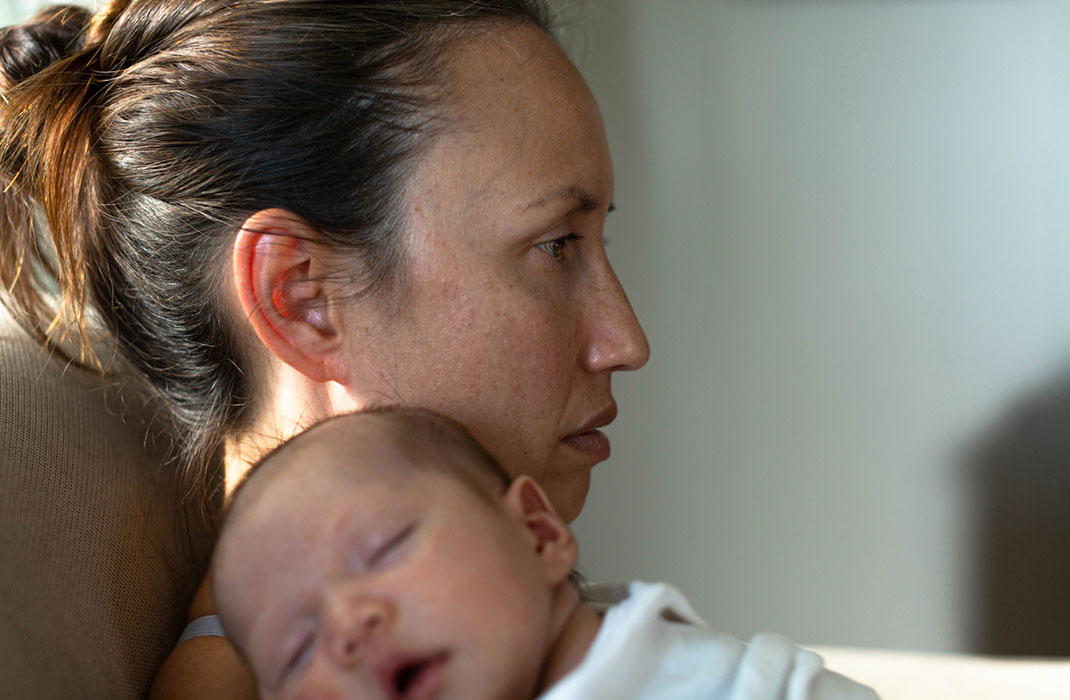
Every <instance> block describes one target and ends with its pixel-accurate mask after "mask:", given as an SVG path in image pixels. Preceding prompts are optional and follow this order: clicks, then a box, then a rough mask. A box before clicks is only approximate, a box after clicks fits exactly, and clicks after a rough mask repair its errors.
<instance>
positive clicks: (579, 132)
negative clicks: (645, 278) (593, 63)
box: [427, 27, 612, 213]
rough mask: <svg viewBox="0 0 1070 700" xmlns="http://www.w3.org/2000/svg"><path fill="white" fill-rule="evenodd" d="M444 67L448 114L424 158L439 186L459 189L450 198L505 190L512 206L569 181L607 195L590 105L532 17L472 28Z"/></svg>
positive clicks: (602, 143)
mask: <svg viewBox="0 0 1070 700" xmlns="http://www.w3.org/2000/svg"><path fill="white" fill-rule="evenodd" d="M451 67H452V73H453V78H452V84H453V88H454V89H453V91H452V95H453V96H452V97H451V99H450V100H449V104H448V105H447V107H446V109H447V114H448V119H449V122H448V125H447V127H446V128H445V129H444V131H443V133H442V134H441V135H440V137H439V138H438V139H437V140H436V143H435V145H434V146H433V147H432V149H431V151H430V152H429V154H428V163H427V165H428V169H429V170H430V171H434V174H433V175H432V174H431V173H428V174H429V175H430V176H431V179H433V181H434V182H435V183H437V187H438V188H440V189H441V188H444V187H445V188H449V187H450V186H451V185H452V186H453V187H455V188H457V189H458V191H457V192H454V193H453V197H452V199H453V201H455V202H458V201H459V202H461V203H463V204H464V205H467V206H472V205H474V204H478V203H479V202H482V201H485V200H494V201H495V202H500V200H502V199H503V198H504V199H506V200H507V203H508V204H509V205H511V206H513V207H516V208H518V209H520V208H523V207H526V206H527V205H528V204H529V203H530V201H531V200H532V199H533V198H537V197H540V196H544V195H549V194H551V193H553V192H555V191H558V190H561V189H562V188H566V187H570V186H575V187H580V188H582V189H584V190H593V191H595V194H597V195H598V196H600V197H601V196H608V193H607V192H606V190H611V188H612V168H611V164H610V162H609V155H608V146H607V144H606V138H605V130H604V127H603V125H602V118H601V114H600V113H599V111H598V105H597V103H596V102H595V100H594V97H593V96H592V95H591V92H590V90H589V89H588V88H587V85H586V83H585V82H584V80H583V77H582V76H581V75H580V74H579V72H578V71H577V70H576V68H575V67H574V66H573V65H572V63H571V62H570V61H569V59H568V57H567V56H565V54H564V53H563V52H562V51H561V50H560V48H558V46H557V45H556V44H555V43H554V42H553V40H552V39H550V37H548V36H547V35H546V34H545V33H543V32H542V31H541V30H538V29H536V28H532V27H515V28H512V29H510V30H507V31H505V32H497V33H487V34H481V35H478V36H477V37H476V38H474V39H472V40H470V41H469V42H467V43H465V44H463V45H461V46H459V47H458V48H457V49H456V51H455V54H454V56H453V57H452V58H451ZM462 174H463V177H458V175H462ZM518 213H519V212H518Z"/></svg>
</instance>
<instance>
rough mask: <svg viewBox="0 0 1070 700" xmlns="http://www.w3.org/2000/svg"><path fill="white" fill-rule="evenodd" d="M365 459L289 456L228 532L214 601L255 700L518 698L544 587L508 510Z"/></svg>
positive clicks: (525, 684) (545, 629) (538, 659)
mask: <svg viewBox="0 0 1070 700" xmlns="http://www.w3.org/2000/svg"><path fill="white" fill-rule="evenodd" d="M369 449H372V448H368V447H367V446H364V447H362V448H361V450H362V454H361V455H360V456H361V457H362V459H361V463H365V464H368V463H370V464H375V465H376V466H374V467H373V466H369V467H362V468H360V469H356V468H353V467H351V466H348V465H347V466H332V465H331V462H332V461H333V462H335V463H337V464H344V461H350V462H351V461H352V460H353V457H354V453H353V449H352V446H351V445H349V446H347V445H345V444H336V443H333V442H332V441H325V442H320V443H317V444H316V445H314V446H313V447H305V448H303V452H302V454H301V457H300V459H301V460H302V461H303V462H304V463H305V464H310V465H311V464H315V465H316V468H313V469H302V468H301V467H302V465H301V464H296V465H294V467H293V468H288V469H285V470H284V471H282V472H281V473H279V474H277V475H274V476H273V477H271V479H270V480H269V481H268V482H267V483H266V484H265V486H264V488H263V489H262V491H261V493H259V494H257V495H256V496H255V497H254V499H253V500H252V501H251V502H250V503H248V507H247V508H245V509H244V510H243V511H242V514H241V517H240V518H239V519H238V520H237V521H236V522H235V523H233V525H232V526H231V528H232V529H231V530H230V532H229V534H228V536H227V542H226V546H225V549H224V552H223V556H222V557H221V559H220V560H219V562H218V569H217V572H216V573H217V577H216V590H215V595H216V600H217V602H218V603H219V606H220V609H222V610H225V611H226V614H225V616H224V617H225V620H226V622H227V625H228V629H227V631H228V633H229V634H230V635H231V636H232V637H234V638H235V640H236V641H237V642H238V644H239V645H240V646H241V647H242V648H243V649H244V650H245V652H246V655H247V657H248V659H249V661H250V663H251V665H252V668H253V671H254V672H255V674H256V676H257V679H258V681H259V684H260V691H261V693H262V695H263V697H265V698H360V699H361V700H373V699H380V698H382V699H386V700H428V699H430V698H438V699H441V700H446V699H448V698H461V699H464V700H475V699H476V698H488V699H489V698H494V699H502V700H505V699H520V698H525V699H526V698H530V697H531V696H532V695H533V693H534V690H535V688H536V684H537V681H538V675H539V672H540V669H541V666H542V664H543V661H544V657H545V656H546V655H547V653H548V650H549V648H550V646H551V644H552V639H551V638H550V637H552V633H551V631H550V629H549V628H550V618H551V610H550V607H551V605H550V603H551V590H550V585H549V584H548V582H547V578H548V574H547V572H546V571H545V568H544V566H543V565H542V564H541V562H540V558H539V556H538V555H537V554H536V546H537V545H536V538H535V537H534V536H532V533H531V532H530V530H529V529H528V528H527V527H525V525H524V523H523V515H522V514H520V513H515V512H514V509H512V508H511V507H509V506H508V505H506V504H505V501H504V500H503V501H502V504H501V505H499V504H498V503H496V502H493V501H492V500H489V499H488V498H483V497H481V496H480V495H478V494H476V493H475V492H474V491H473V490H472V488H471V487H469V486H467V485H465V484H464V483H463V482H461V481H459V480H458V479H456V478H453V477H451V476H449V475H446V474H441V473H437V472H434V471H429V470H427V469H421V468H418V467H412V466H409V465H406V464H403V463H400V464H399V463H397V462H398V461H399V460H403V459H404V457H402V456H400V455H396V454H395V455H390V454H389V452H390V448H384V447H382V446H381V445H380V446H379V447H378V448H375V449H379V450H380V451H382V452H383V454H379V455H368V454H367V452H368V450H369ZM373 451H374V450H373ZM395 452H396V450H395ZM369 457H370V458H369Z"/></svg>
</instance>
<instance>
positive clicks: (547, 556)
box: [503, 476, 579, 584]
mask: <svg viewBox="0 0 1070 700" xmlns="http://www.w3.org/2000/svg"><path fill="white" fill-rule="evenodd" d="M503 500H504V502H505V507H506V509H507V510H508V511H509V513H510V514H512V515H513V517H515V518H517V519H519V521H520V522H521V523H522V524H523V526H524V527H525V528H526V529H527V531H528V534H529V535H530V536H531V541H532V545H533V547H534V550H535V555H536V556H537V557H538V558H539V561H540V562H541V563H542V566H543V571H544V572H545V574H546V577H547V580H548V581H549V582H550V583H551V584H557V583H561V582H563V581H565V580H567V579H568V576H569V574H570V573H572V567H574V566H575V565H576V559H577V558H578V557H579V546H578V545H577V544H576V539H575V538H574V537H573V536H572V532H571V531H570V530H569V529H568V525H567V524H565V521H564V519H562V518H561V516H560V515H558V514H557V511H555V510H554V507H553V506H552V505H550V499H549V498H547V497H546V494H545V493H544V492H543V490H542V488H541V487H540V486H539V485H538V483H536V482H535V480H534V479H532V478H531V477H530V476H518V477H516V478H515V479H513V481H512V483H511V484H509V488H508V489H506V491H505V495H504V496H503Z"/></svg>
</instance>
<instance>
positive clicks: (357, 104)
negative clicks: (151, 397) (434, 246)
mask: <svg viewBox="0 0 1070 700" xmlns="http://www.w3.org/2000/svg"><path fill="white" fill-rule="evenodd" d="M503 21H504V22H516V23H527V24H532V25H535V26H538V27H540V28H542V29H544V30H546V31H549V27H548V21H549V20H548V17H547V11H546V9H545V7H544V5H543V3H542V1H541V0H405V1H404V2H401V1H399V0H380V1H378V2H361V1H358V0H111V2H109V3H108V4H107V5H106V6H105V7H104V8H103V9H102V10H101V11H100V12H99V13H98V14H96V15H90V14H89V13H88V12H86V11H85V10H83V9H80V8H76V7H72V6H66V7H53V8H49V9H47V10H44V11H42V12H41V13H39V14H38V15H37V16H36V17H35V18H34V19H33V20H31V21H30V22H29V23H28V24H26V25H24V26H22V27H12V28H8V29H6V30H4V33H3V35H2V36H0V73H2V77H0V88H2V93H0V97H2V98H3V103H2V104H0V171H2V172H3V173H4V177H3V178H2V181H0V188H3V190H4V194H3V196H2V197H0V207H2V212H0V227H2V228H0V281H2V282H3V285H4V289H5V290H7V294H6V296H5V297H4V303H5V305H7V306H8V307H9V308H10V309H11V310H12V312H13V313H14V314H15V315H16V317H18V318H19V319H20V320H21V321H22V322H23V323H24V325H26V326H27V327H28V328H30V329H31V330H32V331H33V332H34V333H35V334H36V335H37V336H38V337H39V338H41V339H42V341H43V342H54V336H55V330H56V328H57V327H63V326H64V324H66V326H67V327H70V328H74V329H76V330H77V332H78V334H79V337H78V340H79V341H80V342H79V348H80V349H81V351H82V353H83V354H82V360H83V361H86V362H89V361H91V360H93V358H94V356H93V355H92V352H91V350H90V345H91V340H92V338H91V334H90V330H91V329H93V328H102V329H104V331H105V332H106V333H107V334H109V335H110V336H111V337H112V338H114V341H115V342H116V344H117V345H118V347H119V349H120V350H121V352H122V354H123V355H124V356H125V357H126V358H127V359H128V360H129V361H130V362H131V363H132V364H133V365H134V367H135V368H136V369H137V370H138V371H139V372H140V373H141V374H142V375H144V377H145V378H146V379H147V380H148V383H149V384H150V385H151V387H152V388H153V389H154V390H155V392H156V393H158V395H159V396H160V397H162V399H163V400H164V402H165V404H166V406H167V407H168V409H169V410H168V411H167V414H169V415H170V416H171V417H173V420H174V426H173V427H174V428H175V429H177V432H178V434H180V435H182V436H183V437H182V444H181V445H180V449H181V450H182V456H183V457H184V458H185V461H186V463H188V464H189V465H191V466H193V467H200V468H202V469H203V468H207V466H208V465H209V464H210V463H211V461H212V457H213V455H215V454H217V453H218V449H219V447H220V446H221V445H222V444H223V441H224V438H225V436H226V435H228V434H229V433H231V432H232V431H233V430H235V429H239V428H240V427H242V425H243V424H244V423H243V421H247V420H248V419H249V418H250V416H251V413H252V411H251V410H250V405H251V404H252V403H253V402H254V401H255V399H256V396H255V392H254V389H253V387H254V384H253V382H252V380H251V378H250V376H249V372H250V370H251V368H250V367H249V366H248V364H249V363H248V361H247V358H244V357H243V354H242V352H240V351H239V350H240V344H239V343H238V342H237V339H236V332H235V329H233V328H230V327H228V324H227V322H226V315H225V313H224V309H223V304H222V298H221V294H220V293H219V289H220V288H221V283H222V275H221V273H222V272H223V269H224V268H223V265H222V263H221V261H222V260H223V259H225V258H226V251H227V250H228V249H229V246H230V244H231V241H232V240H233V239H232V236H233V235H234V234H235V232H236V231H237V230H238V229H239V227H240V226H241V225H242V223H243V222H244V221H245V220H246V219H247V218H248V217H249V216H250V215H252V214H254V213H255V212H257V211H260V210H262V209H266V208H270V207H279V208H282V209H286V210H289V211H291V212H293V213H295V214H297V215H299V216H300V217H302V218H304V219H305V220H306V221H307V222H309V223H310V224H311V225H312V226H314V227H315V228H316V229H317V230H318V231H319V232H320V233H321V234H322V236H323V238H324V239H325V241H327V242H328V244H330V245H335V246H344V247H347V248H349V249H352V250H353V251H354V252H355V253H356V254H355V255H354V256H353V260H354V265H353V267H354V270H353V271H347V273H348V274H352V275H353V276H354V278H355V279H354V289H355V290H357V291H356V293H372V292H375V291H377V290H381V289H385V288H387V287H388V286H389V284H390V283H393V282H396V281H397V279H396V278H397V274H396V273H397V272H398V271H399V270H403V269H404V268H403V267H402V266H401V265H400V263H401V247H400V244H399V236H398V233H399V229H400V226H401V219H400V216H401V214H400V207H399V200H400V197H401V190H402V187H403V185H404V180H405V176H406V174H407V173H408V171H409V168H410V166H411V165H412V163H413V162H414V160H415V158H417V157H418V155H419V154H420V152H421V150H422V149H423V148H425V147H426V145H427V143H428V142H429V140H430V139H431V138H432V137H433V135H434V133H435V129H436V126H438V125H439V123H440V119H439V113H438V110H437V109H436V108H437V107H438V106H439V105H440V104H441V101H442V99H443V97H444V89H445V88H446V87H447V83H448V81H447V79H446V76H445V72H444V68H443V64H444V60H443V58H444V56H445V53H446V51H447V49H448V48H449V46H450V45H451V43H452V42H454V41H457V40H459V39H462V38H464V37H466V36H469V35H470V34H471V33H472V32H473V31H479V30H481V29H486V28H488V27H489V26H490V25H492V24H494V23H496V22H503ZM57 290H58V292H59V294H58V295H57V294H56V292H57ZM57 297H58V301H57ZM196 473H198V474H200V473H203V472H201V471H200V470H197V471H196Z"/></svg>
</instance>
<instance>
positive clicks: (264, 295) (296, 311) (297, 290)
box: [232, 209, 342, 382]
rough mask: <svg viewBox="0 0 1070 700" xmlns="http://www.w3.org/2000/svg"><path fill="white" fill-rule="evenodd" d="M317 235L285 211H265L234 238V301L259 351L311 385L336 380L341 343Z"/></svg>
mask: <svg viewBox="0 0 1070 700" xmlns="http://www.w3.org/2000/svg"><path fill="white" fill-rule="evenodd" d="M320 238H321V237H320V234H319V232H318V231H316V229H315V228H313V227H312V226H311V225H310V224H309V223H308V222H307V221H305V220H304V219H302V218H301V217H299V216H297V215H296V214H294V213H292V212H289V211H286V210H284V209H264V210H263V211H259V212H257V213H255V214H253V215H252V216H250V217H249V218H248V219H246V220H245V223H244V224H243V225H242V227H241V230H239V231H238V235H237V236H236V237H235V239H234V247H233V251H232V262H233V278H234V280H233V281H234V285H235V288H236V289H237V294H238V301H239V302H240V304H241V308H242V311H243V312H244V313H245V317H246V319H247V320H248V321H249V325H251V326H252V328H253V331H254V332H255V333H256V335H257V337H259V338H260V342H262V343H263V344H264V347H266V348H267V349H268V351H270V352H271V353H272V354H273V355H275V356H276V357H278V358H279V359H280V360H282V361H283V362H285V363H286V364H288V365H290V366H291V367H293V368H294V369H296V370H297V371H299V372H301V373H302V374H304V375H305V376H306V377H308V378H309V379H311V380H312V381H315V382H327V381H331V380H339V379H340V377H338V376H335V375H336V374H337V367H336V366H335V363H333V362H332V358H333V357H334V356H335V354H336V352H337V350H338V349H339V346H340V343H341V335H342V334H341V332H340V330H341V329H340V326H339V319H337V318H336V314H335V313H334V309H332V305H331V303H330V299H329V297H328V295H327V291H326V284H325V278H326V275H327V273H328V265H327V264H326V261H325V260H324V259H323V258H324V255H323V252H322V251H323V250H324V249H323V248H322V246H320V245H318V242H319V241H320Z"/></svg>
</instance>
